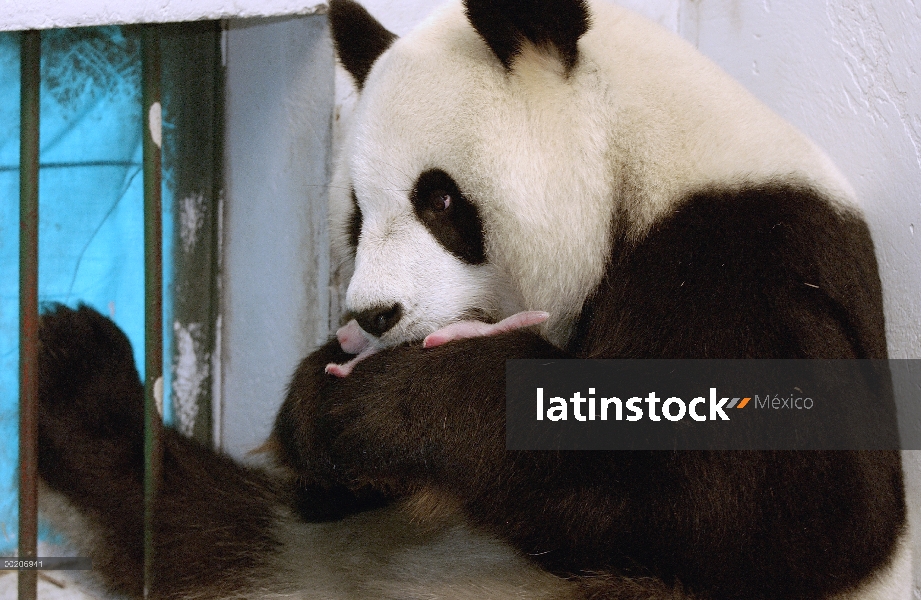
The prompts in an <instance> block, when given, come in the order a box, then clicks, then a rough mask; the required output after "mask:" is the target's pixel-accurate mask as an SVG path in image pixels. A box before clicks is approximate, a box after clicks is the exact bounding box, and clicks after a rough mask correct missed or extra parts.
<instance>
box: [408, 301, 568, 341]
mask: <svg viewBox="0 0 921 600" xmlns="http://www.w3.org/2000/svg"><path fill="white" fill-rule="evenodd" d="M549 318H550V313H546V312H544V311H542V310H529V311H524V312H520V313H515V314H514V315H512V316H510V317H506V318H504V319H502V320H501V321H499V322H498V323H484V322H482V321H460V322H458V323H451V324H450V325H448V326H447V327H442V328H441V329H439V330H438V331H435V332H433V333H430V334H429V335H427V336H426V338H425V339H424V340H423V341H422V347H423V348H434V347H436V346H440V345H442V344H446V343H448V342H450V341H453V340H463V339H467V338H473V337H486V336H491V335H499V334H500V333H507V332H509V331H514V330H515V329H521V328H522V327H530V326H531V325H538V324H540V323H543V322H544V321H546V320H547V319H549Z"/></svg>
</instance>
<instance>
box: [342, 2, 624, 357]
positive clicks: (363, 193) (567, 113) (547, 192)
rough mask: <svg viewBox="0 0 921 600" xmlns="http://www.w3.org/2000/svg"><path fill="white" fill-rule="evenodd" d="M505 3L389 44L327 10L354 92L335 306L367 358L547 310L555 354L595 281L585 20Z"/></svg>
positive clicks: (596, 175) (599, 238) (595, 189)
mask: <svg viewBox="0 0 921 600" xmlns="http://www.w3.org/2000/svg"><path fill="white" fill-rule="evenodd" d="M521 4H527V3H516V2H475V1H468V2H467V3H466V4H465V5H463V6H461V5H449V6H446V7H444V8H443V9H441V10H439V11H438V12H436V14H435V15H434V16H432V17H431V18H430V19H429V21H428V22H427V23H426V24H425V25H423V26H422V27H421V28H419V29H418V30H416V31H414V32H413V33H411V34H410V35H408V36H406V37H404V38H401V39H397V38H396V37H395V36H394V35H393V34H391V33H389V32H388V31H387V30H386V29H384V28H383V27H382V26H381V25H380V24H379V23H377V22H376V21H375V20H374V19H373V17H371V16H370V15H369V14H368V13H367V12H365V10H364V9H363V8H361V7H360V6H359V5H357V4H355V3H353V2H351V1H349V0H339V1H334V2H332V3H331V6H330V20H331V24H332V29H333V37H334V41H335V45H336V49H337V53H338V56H339V59H340V62H341V63H342V64H343V66H344V67H345V68H346V70H348V71H349V72H350V73H351V75H352V76H353V78H354V80H355V83H356V87H357V88H358V89H359V97H358V101H357V103H356V106H355V110H354V113H353V116H352V121H351V127H350V130H349V132H348V134H347V138H346V141H345V142H344V148H343V154H342V156H341V158H340V161H339V163H338V166H337V170H336V176H335V182H334V185H333V186H332V188H333V191H332V194H333V195H335V196H336V197H335V198H333V202H332V205H333V206H334V207H336V206H338V207H340V208H339V212H338V213H335V212H334V214H333V218H334V227H333V230H334V231H335V230H339V231H343V232H345V235H344V236H343V238H344V240H343V241H344V242H345V244H344V245H345V246H346V247H347V248H349V250H350V251H351V252H354V275H353V277H352V279H351V282H350V284H349V287H348V291H347V294H346V308H347V309H348V311H350V312H351V313H353V314H355V315H357V319H358V321H359V323H360V324H361V325H362V327H363V329H365V330H366V331H367V332H368V333H370V334H372V335H374V336H376V337H378V338H379V341H378V343H379V344H380V345H393V344H396V343H400V342H403V341H408V340H414V339H421V338H422V337H424V336H425V335H427V334H428V333H431V332H432V331H434V330H435V329H438V328H440V327H443V326H445V325H448V324H450V323H452V322H455V321H458V320H462V319H465V318H471V317H472V318H477V319H480V320H488V321H496V320H499V319H501V318H504V317H505V316H508V315H510V314H512V313H514V312H517V311H520V310H545V311H548V312H549V313H550V314H551V315H552V318H551V321H550V322H549V323H548V324H547V326H546V329H545V331H544V333H545V334H547V335H548V336H550V337H558V338H559V341H561V342H562V341H565V340H564V338H565V337H566V335H568V331H569V327H570V325H571V322H572V320H573V319H574V317H575V316H576V314H577V312H578V309H579V306H580V304H581V302H582V300H583V299H584V298H585V296H586V295H587V294H588V292H589V290H590V288H591V286H592V285H593V283H594V282H596V281H597V280H598V278H599V277H600V275H601V270H602V268H603V264H604V258H605V257H604V253H603V252H601V251H600V250H599V249H600V248H604V247H607V244H606V238H607V236H608V235H609V231H610V203H609V202H608V201H606V200H605V197H606V196H607V195H608V193H609V190H610V177H609V176H607V175H605V173H606V172H607V171H609V169H606V168H605V166H604V164H603V163H604V162H605V147H606V146H605V140H604V139H603V138H604V136H602V135H599V132H601V131H603V127H602V125H603V124H601V123H599V122H597V119H596V118H595V115H596V114H597V110H595V109H594V107H593V106H592V104H593V102H595V101H596V99H595V98H594V95H596V94H597V93H601V92H602V91H603V90H600V89H593V84H595V83H597V82H595V81H593V80H594V79H595V78H593V76H592V73H591V71H592V67H591V65H586V64H583V62H582V61H581V60H580V55H579V52H578V41H579V38H580V37H581V36H582V35H583V34H584V33H585V31H586V30H587V29H588V28H589V25H590V20H589V15H588V10H587V8H586V6H585V5H584V4H583V3H582V2H579V1H573V2H559V3H549V2H547V3H546V4H548V7H546V9H545V8H544V7H539V8H537V9H535V8H534V7H522V6H520V5H521ZM535 4H541V3H540V2H537V3H535ZM597 87H598V86H597V85H596V86H595V88H597ZM572 157H576V158H575V159H573V158H572ZM335 221H338V222H335Z"/></svg>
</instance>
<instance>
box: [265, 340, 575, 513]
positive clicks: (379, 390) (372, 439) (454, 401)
mask: <svg viewBox="0 0 921 600" xmlns="http://www.w3.org/2000/svg"><path fill="white" fill-rule="evenodd" d="M567 357H568V355H567V354H566V353H564V352H563V351H561V350H559V349H558V348H556V347H554V346H552V345H551V344H549V343H548V342H546V341H545V340H543V339H542V338H540V337H539V336H537V335H536V334H533V333H529V332H521V331H515V332H512V333H508V334H504V335H500V336H494V337H488V338H485V337H484V338H473V339H467V340H458V341H455V342H451V343H448V344H445V345H443V346H439V347H436V348H429V349H424V348H422V347H421V345H420V344H415V345H411V346H410V345H406V346H401V347H398V348H393V349H390V350H385V351H382V352H379V353H377V354H374V355H371V356H370V357H368V358H367V359H365V360H364V361H362V362H361V363H359V364H358V365H357V366H356V367H355V370H354V371H353V372H352V373H351V375H349V376H348V377H346V378H336V377H332V376H330V375H326V374H325V373H324V367H325V365H326V364H328V363H329V362H336V361H342V360H343V359H347V358H348V355H345V354H344V353H342V352H341V350H339V348H338V344H337V342H336V341H335V340H331V341H330V342H329V343H327V344H326V345H325V346H323V347H322V348H320V349H319V350H317V351H316V352H314V353H313V354H311V355H310V356H308V357H307V358H306V359H304V361H303V362H302V363H301V365H300V366H299V367H298V370H297V372H296V373H295V376H294V378H293V380H292V383H291V386H290V388H289V392H288V395H287V397H286V399H285V402H284V404H283V405H282V408H281V410H280V411H279V414H278V417H277V419H276V422H275V428H274V431H273V437H274V438H275V440H276V442H277V447H278V449H279V459H280V462H281V463H282V464H283V465H284V466H286V467H289V468H291V469H293V470H295V471H296V472H298V473H301V474H303V475H304V476H305V477H306V478H307V479H313V480H316V481H317V482H319V483H321V484H329V485H336V484H346V485H349V486H351V487H353V488H360V487H363V486H364V485H372V486H375V487H381V488H386V489H387V490H389V491H390V492H391V493H392V494H394V495H403V494H408V493H412V492H413V491H415V490H417V489H420V488H422V487H426V486H439V487H441V486H446V485H447V483H448V482H450V484H451V485H450V487H454V485H458V484H461V481H462V478H465V477H466V478H468V479H469V481H467V482H466V483H463V484H461V487H463V488H464V489H467V490H471V489H473V488H474V487H475V488H481V489H483V490H484V491H485V490H486V489H487V488H492V487H494V486H495V485H499V482H498V481H484V476H485V475H486V474H489V475H490V476H492V475H498V473H499V470H501V469H503V468H506V467H505V466H503V464H504V463H505V462H506V456H505V455H506V452H505V361H506V360H507V359H514V358H567ZM487 465H491V466H488V467H487ZM474 475H475V476H474ZM474 479H476V481H474Z"/></svg>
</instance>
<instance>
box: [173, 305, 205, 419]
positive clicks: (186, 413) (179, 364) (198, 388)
mask: <svg viewBox="0 0 921 600" xmlns="http://www.w3.org/2000/svg"><path fill="white" fill-rule="evenodd" d="M173 335H174V339H175V348H176V354H175V359H174V363H173V413H174V415H175V421H176V428H177V429H178V430H179V432H180V433H182V434H183V435H186V436H191V435H192V431H193V429H194V427H195V419H196V417H198V398H199V396H200V395H201V393H202V391H203V390H202V386H203V384H204V383H205V381H206V380H207V378H208V370H209V369H210V357H209V356H207V355H205V356H199V355H198V349H199V348H200V347H201V342H200V340H199V339H198V338H199V337H200V336H201V324H199V323H190V324H188V325H187V326H185V327H184V326H183V325H182V324H181V323H179V322H178V321H175V322H173Z"/></svg>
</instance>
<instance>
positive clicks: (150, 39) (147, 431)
mask: <svg viewBox="0 0 921 600" xmlns="http://www.w3.org/2000/svg"><path fill="white" fill-rule="evenodd" d="M160 70H161V65H160V29H159V27H158V26H156V25H144V26H143V27H142V29H141V72H142V73H141V102H142V106H143V110H144V119H143V122H144V131H143V136H142V137H143V140H144V141H143V151H144V338H145V342H144V373H145V375H144V379H145V381H144V597H145V598H147V597H149V596H150V594H151V593H152V592H153V590H154V586H155V584H156V582H155V581H154V570H153V565H154V560H155V558H156V557H155V556H154V539H153V535H154V510H153V509H154V499H155V498H156V495H157V487H158V484H159V481H160V460H161V448H160V436H161V429H162V417H161V414H162V405H163V247H162V244H163V224H162V219H163V212H162V198H161V188H160V185H161V162H160V160H161V144H162V139H163V136H162V121H161V119H162V109H161V104H160Z"/></svg>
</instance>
